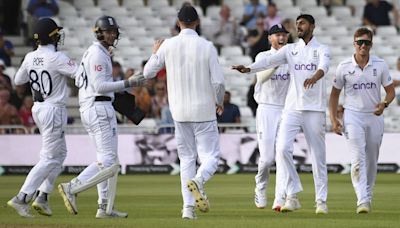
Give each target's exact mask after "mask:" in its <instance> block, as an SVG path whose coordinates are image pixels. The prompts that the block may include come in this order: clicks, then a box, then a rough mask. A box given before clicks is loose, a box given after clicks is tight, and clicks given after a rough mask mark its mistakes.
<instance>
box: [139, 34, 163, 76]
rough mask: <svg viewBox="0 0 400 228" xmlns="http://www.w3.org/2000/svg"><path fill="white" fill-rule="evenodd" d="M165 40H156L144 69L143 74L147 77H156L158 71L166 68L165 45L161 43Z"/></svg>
mask: <svg viewBox="0 0 400 228" xmlns="http://www.w3.org/2000/svg"><path fill="white" fill-rule="evenodd" d="M163 42H164V40H156V41H155V42H154V45H153V54H152V55H151V57H150V59H149V61H147V63H146V65H145V66H144V69H143V76H144V77H145V78H154V77H155V76H156V75H157V73H158V72H159V71H160V70H161V69H162V68H164V66H165V58H164V50H165V49H164V47H163V45H161V44H162V43H163Z"/></svg>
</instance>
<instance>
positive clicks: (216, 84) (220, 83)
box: [209, 46, 225, 105]
mask: <svg viewBox="0 0 400 228" xmlns="http://www.w3.org/2000/svg"><path fill="white" fill-rule="evenodd" d="M209 64H210V75H211V84H212V86H213V88H214V91H215V96H216V97H215V99H216V102H217V104H218V105H222V104H223V102H224V95H225V85H224V83H225V79H224V75H223V74H222V70H221V66H220V65H219V63H218V54H217V50H216V49H215V48H214V47H213V46H212V47H211V53H210V63H209Z"/></svg>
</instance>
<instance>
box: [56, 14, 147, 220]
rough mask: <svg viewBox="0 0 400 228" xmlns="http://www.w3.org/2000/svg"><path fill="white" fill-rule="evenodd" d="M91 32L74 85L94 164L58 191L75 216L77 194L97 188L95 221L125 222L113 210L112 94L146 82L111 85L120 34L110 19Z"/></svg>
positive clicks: (114, 130)
mask: <svg viewBox="0 0 400 228" xmlns="http://www.w3.org/2000/svg"><path fill="white" fill-rule="evenodd" d="M94 32H95V36H96V38H97V41H96V42H94V43H93V44H92V45H91V46H90V47H89V48H88V49H87V51H86V52H85V53H84V55H83V58H82V61H81V64H80V66H79V70H78V72H77V75H76V80H75V82H76V85H77V86H78V87H79V105H80V112H81V119H82V123H83V125H84V127H85V129H86V131H87V132H88V133H89V136H90V137H91V138H92V140H93V141H94V143H95V146H96V151H97V161H96V162H93V163H92V164H90V165H89V166H88V167H87V168H86V169H85V170H83V171H82V172H81V173H80V174H79V176H78V177H76V178H74V179H72V180H71V181H70V182H68V183H62V184H60V185H59V186H58V190H59V192H60V194H61V196H62V197H63V199H64V203H65V206H66V207H67V209H68V211H69V212H70V213H71V214H77V213H78V209H77V205H76V202H75V201H76V198H75V197H76V194H77V193H79V192H82V191H85V190H87V189H89V188H91V187H93V186H95V185H97V189H98V195H99V198H98V204H99V207H98V210H97V214H96V218H126V217H127V216H128V213H125V212H119V211H117V210H113V205H114V197H115V193H116V185H117V175H118V171H119V164H118V163H119V161H118V134H117V121H116V117H115V111H114V108H113V106H112V101H113V99H114V92H115V91H122V90H124V89H125V88H128V87H133V86H141V85H143V84H144V82H145V79H144V77H143V76H141V75H139V76H131V77H130V78H128V79H127V80H123V81H115V82H114V81H113V78H112V64H111V56H110V49H111V48H114V47H115V46H116V43H117V41H118V38H119V34H120V32H119V26H118V24H117V21H116V20H115V19H114V18H113V17H110V16H102V17H100V18H99V19H97V21H96V23H95V28H94Z"/></svg>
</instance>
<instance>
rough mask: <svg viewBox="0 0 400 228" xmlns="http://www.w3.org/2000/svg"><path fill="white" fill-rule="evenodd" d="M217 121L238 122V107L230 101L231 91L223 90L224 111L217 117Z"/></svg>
mask: <svg viewBox="0 0 400 228" xmlns="http://www.w3.org/2000/svg"><path fill="white" fill-rule="evenodd" d="M217 120H218V123H240V111H239V107H238V106H237V105H235V104H232V103H231V93H230V92H229V91H225V95H224V112H223V113H222V115H220V116H218V118H217Z"/></svg>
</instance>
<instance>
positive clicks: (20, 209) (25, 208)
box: [7, 196, 34, 218]
mask: <svg viewBox="0 0 400 228" xmlns="http://www.w3.org/2000/svg"><path fill="white" fill-rule="evenodd" d="M7 205H8V206H9V207H12V208H14V209H15V211H17V213H18V214H19V215H20V216H22V217H25V218H33V217H34V216H33V215H32V214H31V211H30V207H29V204H27V203H25V202H21V201H20V200H18V199H17V197H16V196H14V197H13V198H12V199H11V200H9V201H8V202H7Z"/></svg>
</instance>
